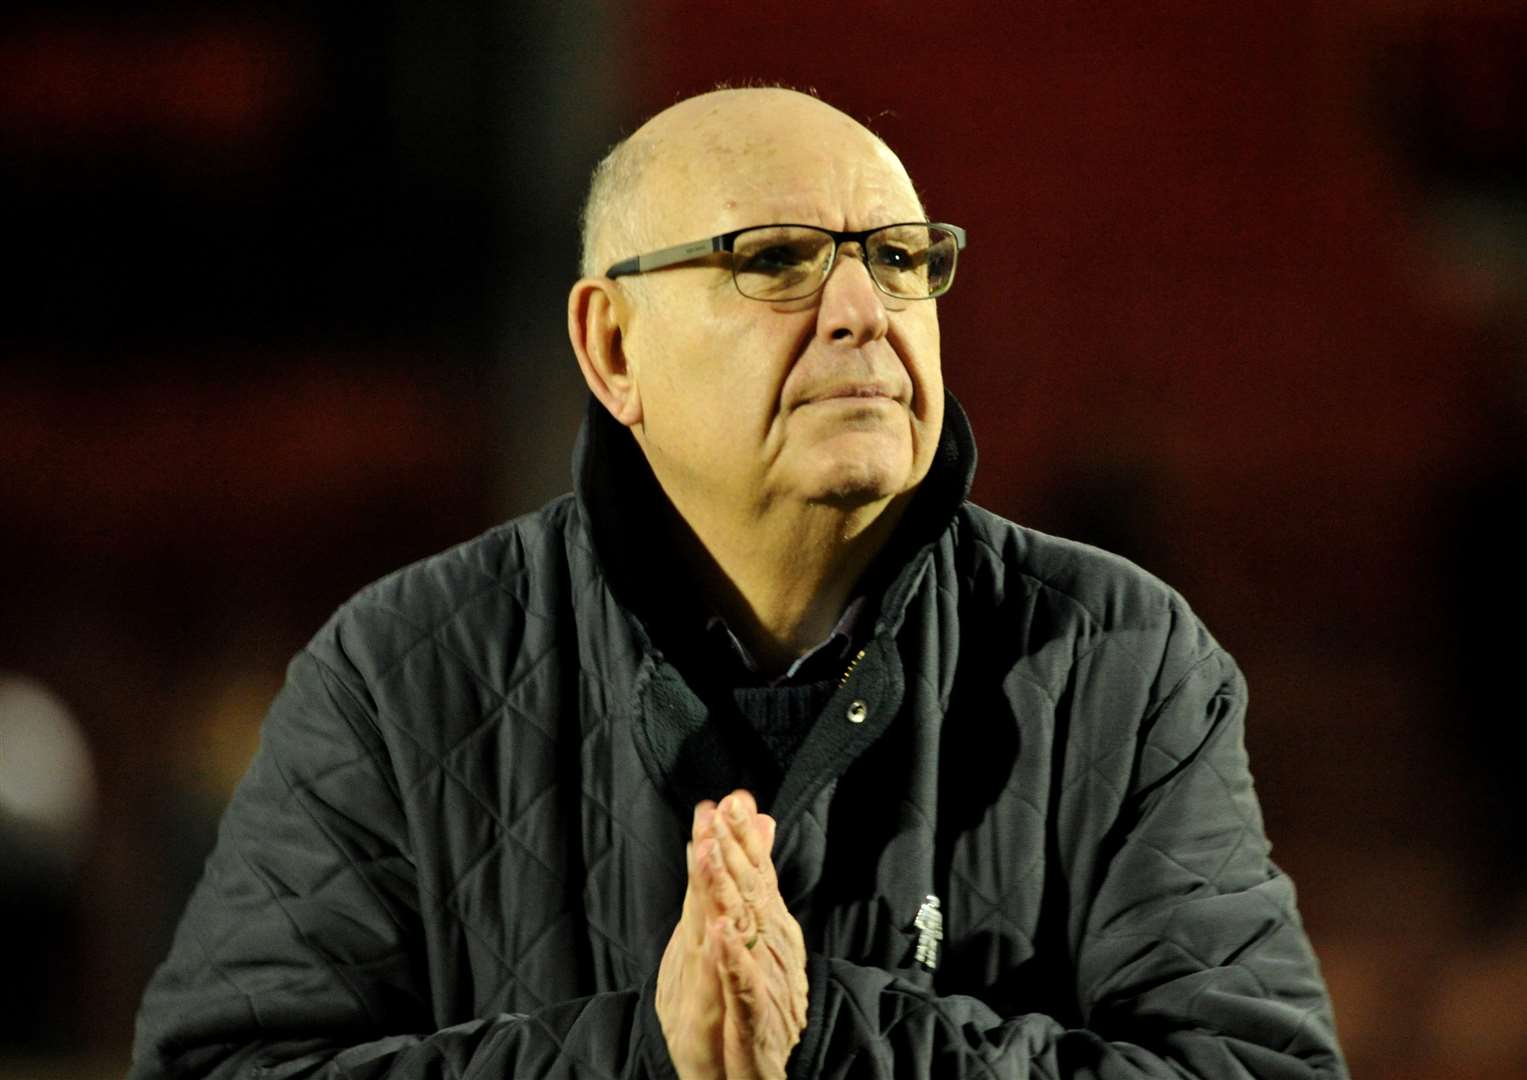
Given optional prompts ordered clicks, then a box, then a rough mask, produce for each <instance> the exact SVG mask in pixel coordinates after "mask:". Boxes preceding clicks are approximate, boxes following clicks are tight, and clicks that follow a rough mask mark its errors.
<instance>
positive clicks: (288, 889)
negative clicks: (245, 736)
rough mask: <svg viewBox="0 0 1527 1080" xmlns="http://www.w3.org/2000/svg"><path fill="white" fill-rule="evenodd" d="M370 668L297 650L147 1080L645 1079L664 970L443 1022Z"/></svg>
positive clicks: (153, 1000)
mask: <svg viewBox="0 0 1527 1080" xmlns="http://www.w3.org/2000/svg"><path fill="white" fill-rule="evenodd" d="M360 692H361V691H358V690H357V688H356V686H355V684H354V683H352V682H351V680H349V679H341V678H340V677H339V676H338V675H337V674H336V672H335V671H334V670H333V669H332V668H331V667H330V666H329V661H327V660H326V661H323V662H320V661H319V660H318V659H317V657H316V656H315V655H314V654H313V653H312V652H311V651H308V652H305V653H303V654H301V655H299V656H298V658H297V659H296V660H294V661H293V663H292V666H291V669H290V671H289V673H288V680H287V684H286V686H285V687H284V688H283V690H282V691H281V693H280V695H278V697H277V699H276V701H275V703H274V704H273V705H272V708H271V711H270V714H269V716H268V717H267V719H266V723H265V726H264V729H263V731H262V736H261V745H260V749H259V751H258V753H257V754H256V757H255V760H254V762H253V763H252V765H251V767H250V769H249V771H248V773H247V774H246V775H245V777H244V779H243V780H242V781H241V782H240V785H239V788H238V790H237V791H236V793H235V795H234V797H233V800H232V802H231V804H230V805H229V808H228V810H227V812H226V813H225V814H224V817H223V820H222V823H221V826H220V829H219V834H218V841H217V844H216V846H215V848H214V850H213V852H212V854H211V856H210V857H209V858H208V860H207V864H206V867H205V870H204V872H203V877H202V880H201V881H200V883H199V884H198V886H197V888H196V890H195V892H194V893H193V895H192V898H191V900H190V902H189V904H188V906H187V909H186V911H185V914H184V916H183V917H182V919H181V922H180V925H179V927H178V928H177V931H176V935H175V939H174V943H173V945H172V947H171V951H170V955H169V957H168V959H167V960H166V961H165V963H164V964H163V965H162V966H161V967H160V968H159V970H158V971H157V972H156V974H155V975H154V977H153V979H152V980H151V982H150V983H149V986H148V988H147V990H146V992H145V995H144V999H143V1004H142V1007H141V1009H140V1011H139V1015H138V1022H137V1031H136V1040H135V1046H134V1053H133V1064H132V1069H131V1072H130V1074H129V1075H130V1078H131V1080H151V1078H152V1080H159V1078H170V1077H176V1078H190V1077H207V1078H211V1077H216V1078H224V1080H231V1078H235V1077H238V1078H247V1080H290V1078H298V1077H301V1078H310V1077H311V1078H333V1080H339V1078H345V1080H361V1078H366V1080H374V1078H382V1077H387V1078H398V1080H401V1078H425V1077H429V1078H434V1077H441V1078H446V1077H449V1078H453V1080H472V1078H479V1077H481V1078H486V1077H493V1078H495V1080H502V1078H508V1077H538V1078H539V1077H644V1076H648V1075H650V1074H651V1073H652V1071H653V1070H654V1069H655V1070H656V1071H657V1072H658V1073H659V1074H662V1073H664V1072H667V1071H669V1070H671V1064H670V1063H669V1061H668V1054H667V1048H666V1046H664V1045H662V1044H661V1043H659V1044H658V1045H656V1046H653V1045H650V1044H649V1043H648V1041H647V1039H646V1035H647V1034H648V1033H650V1030H651V1028H650V1027H649V1026H647V1025H644V1024H642V1023H639V1022H638V1021H637V1017H638V1015H639V1014H640V1011H641V1010H642V1009H646V1010H649V1011H650V1010H651V1008H652V1006H651V1001H650V998H651V986H650V982H651V980H649V986H648V987H646V988H645V989H644V988H642V987H631V988H630V989H628V990H621V991H615V992H609V993H601V994H595V995H593V996H591V997H587V998H583V999H581V1000H577V1001H570V1002H562V1003H553V1004H551V1005H549V1006H547V1007H545V1008H542V1009H539V1010H537V1011H535V1012H532V1013H528V1014H501V1015H498V1016H493V1017H486V1018H478V1019H473V1020H471V1021H470V1022H465V1023H460V1024H451V1025H450V1026H444V1027H443V1028H442V1021H441V1019H440V1018H439V1017H438V1016H437V1015H436V1008H435V1004H434V1001H433V999H432V995H431V987H430V976H429V971H428V963H427V959H426V957H425V956H424V955H423V954H424V949H425V931H424V928H423V926H422V925H421V920H420V915H419V882H418V881H417V880H416V878H417V875H416V874H415V870H414V862H413V858H412V855H411V852H410V844H409V834H408V827H407V822H406V820H405V817H404V813H403V810H402V801H401V798H400V792H399V790H398V784H399V781H398V778H397V777H396V775H395V774H394V773H393V771H392V770H391V769H390V768H389V767H388V764H387V757H386V754H385V751H384V748H383V747H382V744H381V740H380V739H379V738H378V736H377V733H376V730H375V727H374V725H372V724H371V723H370V722H368V720H367V718H366V709H365V707H364V705H363V703H362V702H361V701H360V699H359V697H358V696H357V695H358V693H360Z"/></svg>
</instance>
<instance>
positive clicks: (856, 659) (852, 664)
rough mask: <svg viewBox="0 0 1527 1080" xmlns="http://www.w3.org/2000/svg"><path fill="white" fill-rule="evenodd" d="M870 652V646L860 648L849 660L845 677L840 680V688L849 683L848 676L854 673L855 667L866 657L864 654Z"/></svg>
mask: <svg viewBox="0 0 1527 1080" xmlns="http://www.w3.org/2000/svg"><path fill="white" fill-rule="evenodd" d="M867 652H869V649H868V647H866V648H863V649H860V650H859V651H858V653H857V654H855V656H854V658H853V659H852V660H850V661H849V662H848V668H847V669H846V670H845V671H844V672H843V677H842V678H841V679H839V680H838V689H839V690H841V689H843V688H844V687H845V686H847V685H848V677H849V676H850V675H852V674H853V673H854V668H856V667H858V666H859V661H860V660H863V659H864V654H865V653H867Z"/></svg>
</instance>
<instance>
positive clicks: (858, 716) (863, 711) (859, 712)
mask: <svg viewBox="0 0 1527 1080" xmlns="http://www.w3.org/2000/svg"><path fill="white" fill-rule="evenodd" d="M868 715H869V709H867V708H866V707H865V705H864V702H862V701H854V702H852V703H850V704H849V706H848V722H849V723H850V724H862V723H864V718H865V717H866V716H868Z"/></svg>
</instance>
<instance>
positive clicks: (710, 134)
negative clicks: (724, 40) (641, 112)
mask: <svg viewBox="0 0 1527 1080" xmlns="http://www.w3.org/2000/svg"><path fill="white" fill-rule="evenodd" d="M784 156H788V157H789V159H790V160H791V163H792V164H791V168H792V169H793V170H794V171H795V172H797V173H807V172H809V173H813V174H816V175H824V174H825V175H830V174H832V173H834V172H835V171H839V170H841V168H842V163H843V162H844V161H853V160H864V159H874V160H876V161H877V163H879V164H881V165H883V166H884V167H885V168H886V169H887V170H888V171H890V172H892V173H893V174H894V175H895V176H896V177H898V178H899V179H900V180H901V181H902V182H903V183H904V184H905V187H906V191H907V193H909V194H911V197H912V200H913V202H914V203H915V202H916V195H915V192H914V190H913V187H912V183H911V180H910V179H909V178H908V177H907V174H906V170H905V169H904V168H903V167H902V165H901V162H900V161H899V160H897V158H896V155H895V154H893V153H892V152H891V150H890V148H889V147H887V146H886V145H885V143H884V142H883V141H882V140H881V139H880V137H879V136H877V135H875V134H874V133H873V132H871V131H870V130H869V129H868V128H866V127H865V126H864V125H862V124H860V123H859V122H858V121H856V120H854V119H853V118H852V117H850V116H847V115H846V114H844V113H842V112H839V111H838V110H837V109H834V108H833V107H832V106H830V105H828V104H826V103H825V102H823V101H821V100H819V99H817V98H814V97H811V96H810V95H808V94H802V93H799V92H797V91H794V90H786V89H783V88H779V87H757V88H746V89H728V90H714V91H711V92H710V93H706V94H700V95H698V96H696V97H692V98H687V99H685V100H684V101H681V102H679V103H678V104H676V105H673V106H671V107H670V108H667V109H665V110H663V111H662V112H660V113H658V114H657V115H656V116H654V117H653V118H652V119H651V120H649V121H647V123H645V124H643V125H642V126H641V127H640V128H638V129H637V131H636V132H635V133H634V134H633V135H631V137H630V138H628V139H626V140H625V141H623V142H621V143H619V144H617V145H616V146H615V147H614V149H612V150H611V151H610V153H609V154H608V155H607V156H606V157H605V159H604V160H603V161H601V162H600V164H599V166H598V168H597V169H595V171H594V176H593V181H592V183H591V185H590V188H589V196H588V200H587V202H586V204H585V207H584V214H583V265H582V271H583V274H584V276H586V277H597V276H599V275H601V274H603V273H604V271H605V270H606V269H607V268H608V267H609V266H610V265H611V264H612V263H614V262H616V261H617V260H619V259H622V258H626V257H628V256H630V255H635V254H638V253H640V252H643V251H650V250H652V249H654V248H657V247H661V246H664V245H668V244H674V243H682V242H684V241H687V240H691V239H695V238H696V237H695V236H694V235H691V234H692V233H694V232H695V229H694V228H688V229H686V228H685V223H686V220H688V219H690V218H699V217H703V216H705V215H704V214H703V213H699V214H697V213H695V210H697V209H699V210H703V211H709V210H713V209H721V210H724V209H726V207H727V205H728V204H729V203H730V202H731V201H732V200H734V199H735V197H736V195H737V194H738V193H739V189H746V188H747V187H749V185H750V180H751V181H753V184H754V186H755V187H759V188H761V187H762V186H763V185H766V184H769V185H778V184H779V183H780V182H781V176H780V172H781V170H780V169H779V168H770V167H768V166H769V165H770V164H771V163H773V164H775V165H778V164H779V163H780V162H781V160H782V157H784ZM787 179H788V178H787ZM743 193H745V194H760V193H764V192H760V191H754V192H747V191H743ZM785 194H786V195H788V192H786V193H785Z"/></svg>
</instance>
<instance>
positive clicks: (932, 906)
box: [912, 895, 944, 971]
mask: <svg viewBox="0 0 1527 1080" xmlns="http://www.w3.org/2000/svg"><path fill="white" fill-rule="evenodd" d="M912 925H913V926H915V927H916V928H917V957H916V958H917V962H918V963H919V964H921V965H922V966H923V967H925V968H927V969H928V970H929V971H932V970H933V969H934V968H936V967H938V943H939V942H940V941H942V940H943V938H944V913H943V912H942V911H940V910H939V906H938V897H936V896H931V895H930V896H929V897H928V899H926V900H924V901H923V906H922V907H920V908H918V909H917V918H916V919H915V920H914V921H913V923H912Z"/></svg>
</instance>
